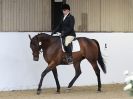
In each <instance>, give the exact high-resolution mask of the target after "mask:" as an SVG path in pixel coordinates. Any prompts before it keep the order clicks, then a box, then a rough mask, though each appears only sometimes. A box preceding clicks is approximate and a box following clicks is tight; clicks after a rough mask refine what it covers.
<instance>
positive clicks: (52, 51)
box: [29, 33, 106, 95]
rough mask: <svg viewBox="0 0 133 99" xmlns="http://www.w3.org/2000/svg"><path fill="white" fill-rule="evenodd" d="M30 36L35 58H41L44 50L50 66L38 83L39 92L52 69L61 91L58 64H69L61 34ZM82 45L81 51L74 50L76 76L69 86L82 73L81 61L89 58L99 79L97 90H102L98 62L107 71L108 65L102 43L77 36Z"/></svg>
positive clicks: (70, 84)
mask: <svg viewBox="0 0 133 99" xmlns="http://www.w3.org/2000/svg"><path fill="white" fill-rule="evenodd" d="M29 38H30V48H31V50H32V54H33V60H34V61H38V60H39V54H40V51H42V52H43V57H44V59H45V61H46V62H47V63H48V66H47V67H46V69H45V70H44V71H43V72H42V74H41V79H40V82H39V85H38V89H37V94H38V95H39V94H40V93H41V86H42V82H43V79H44V77H45V76H46V74H47V73H48V72H50V71H52V73H53V76H54V79H55V82H56V86H57V91H56V92H57V93H60V83H59V80H58V73H57V68H56V67H57V66H58V65H68V64H67V62H66V60H65V53H64V52H63V50H62V43H61V39H60V37H59V36H51V35H48V34H46V33H40V34H37V35H35V36H34V37H33V38H31V36H30V35H29ZM76 39H77V40H78V42H79V45H80V51H78V52H73V53H72V57H73V66H74V69H75V76H74V78H73V79H72V80H71V81H70V83H69V85H68V88H71V87H72V86H73V84H74V82H75V81H76V80H77V78H78V77H79V76H80V75H81V67H80V63H81V61H82V60H84V59H87V60H88V61H89V62H90V64H91V65H92V67H93V69H94V71H95V74H96V77H97V81H98V88H97V91H98V92H101V87H102V85H101V78H100V69H99V67H98V63H99V65H100V67H101V69H102V70H103V72H104V73H106V65H105V63H104V59H103V57H102V54H101V50H100V45H99V43H98V41H97V40H95V39H89V38H86V37H79V38H76Z"/></svg>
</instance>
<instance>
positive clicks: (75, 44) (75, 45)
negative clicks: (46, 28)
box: [62, 40, 80, 52]
mask: <svg viewBox="0 0 133 99" xmlns="http://www.w3.org/2000/svg"><path fill="white" fill-rule="evenodd" d="M62 50H63V52H65V50H64V47H63V45H62ZM78 51H80V45H79V42H78V40H74V41H72V52H78Z"/></svg>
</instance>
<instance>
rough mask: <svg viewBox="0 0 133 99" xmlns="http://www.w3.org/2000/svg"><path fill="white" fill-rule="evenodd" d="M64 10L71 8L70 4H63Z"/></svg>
mask: <svg viewBox="0 0 133 99" xmlns="http://www.w3.org/2000/svg"><path fill="white" fill-rule="evenodd" d="M62 10H70V6H69V5H68V4H63V5H62Z"/></svg>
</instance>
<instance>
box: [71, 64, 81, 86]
mask: <svg viewBox="0 0 133 99" xmlns="http://www.w3.org/2000/svg"><path fill="white" fill-rule="evenodd" d="M74 68H75V76H74V78H73V79H72V80H71V82H70V83H69V85H68V88H71V87H72V86H73V84H74V82H75V81H76V80H77V78H78V77H79V76H80V74H81V69H80V62H77V63H74Z"/></svg>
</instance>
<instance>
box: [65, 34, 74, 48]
mask: <svg viewBox="0 0 133 99" xmlns="http://www.w3.org/2000/svg"><path fill="white" fill-rule="evenodd" d="M73 40H74V36H67V37H66V38H65V46H68V45H69V44H70V43H71V42H72V41H73Z"/></svg>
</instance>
